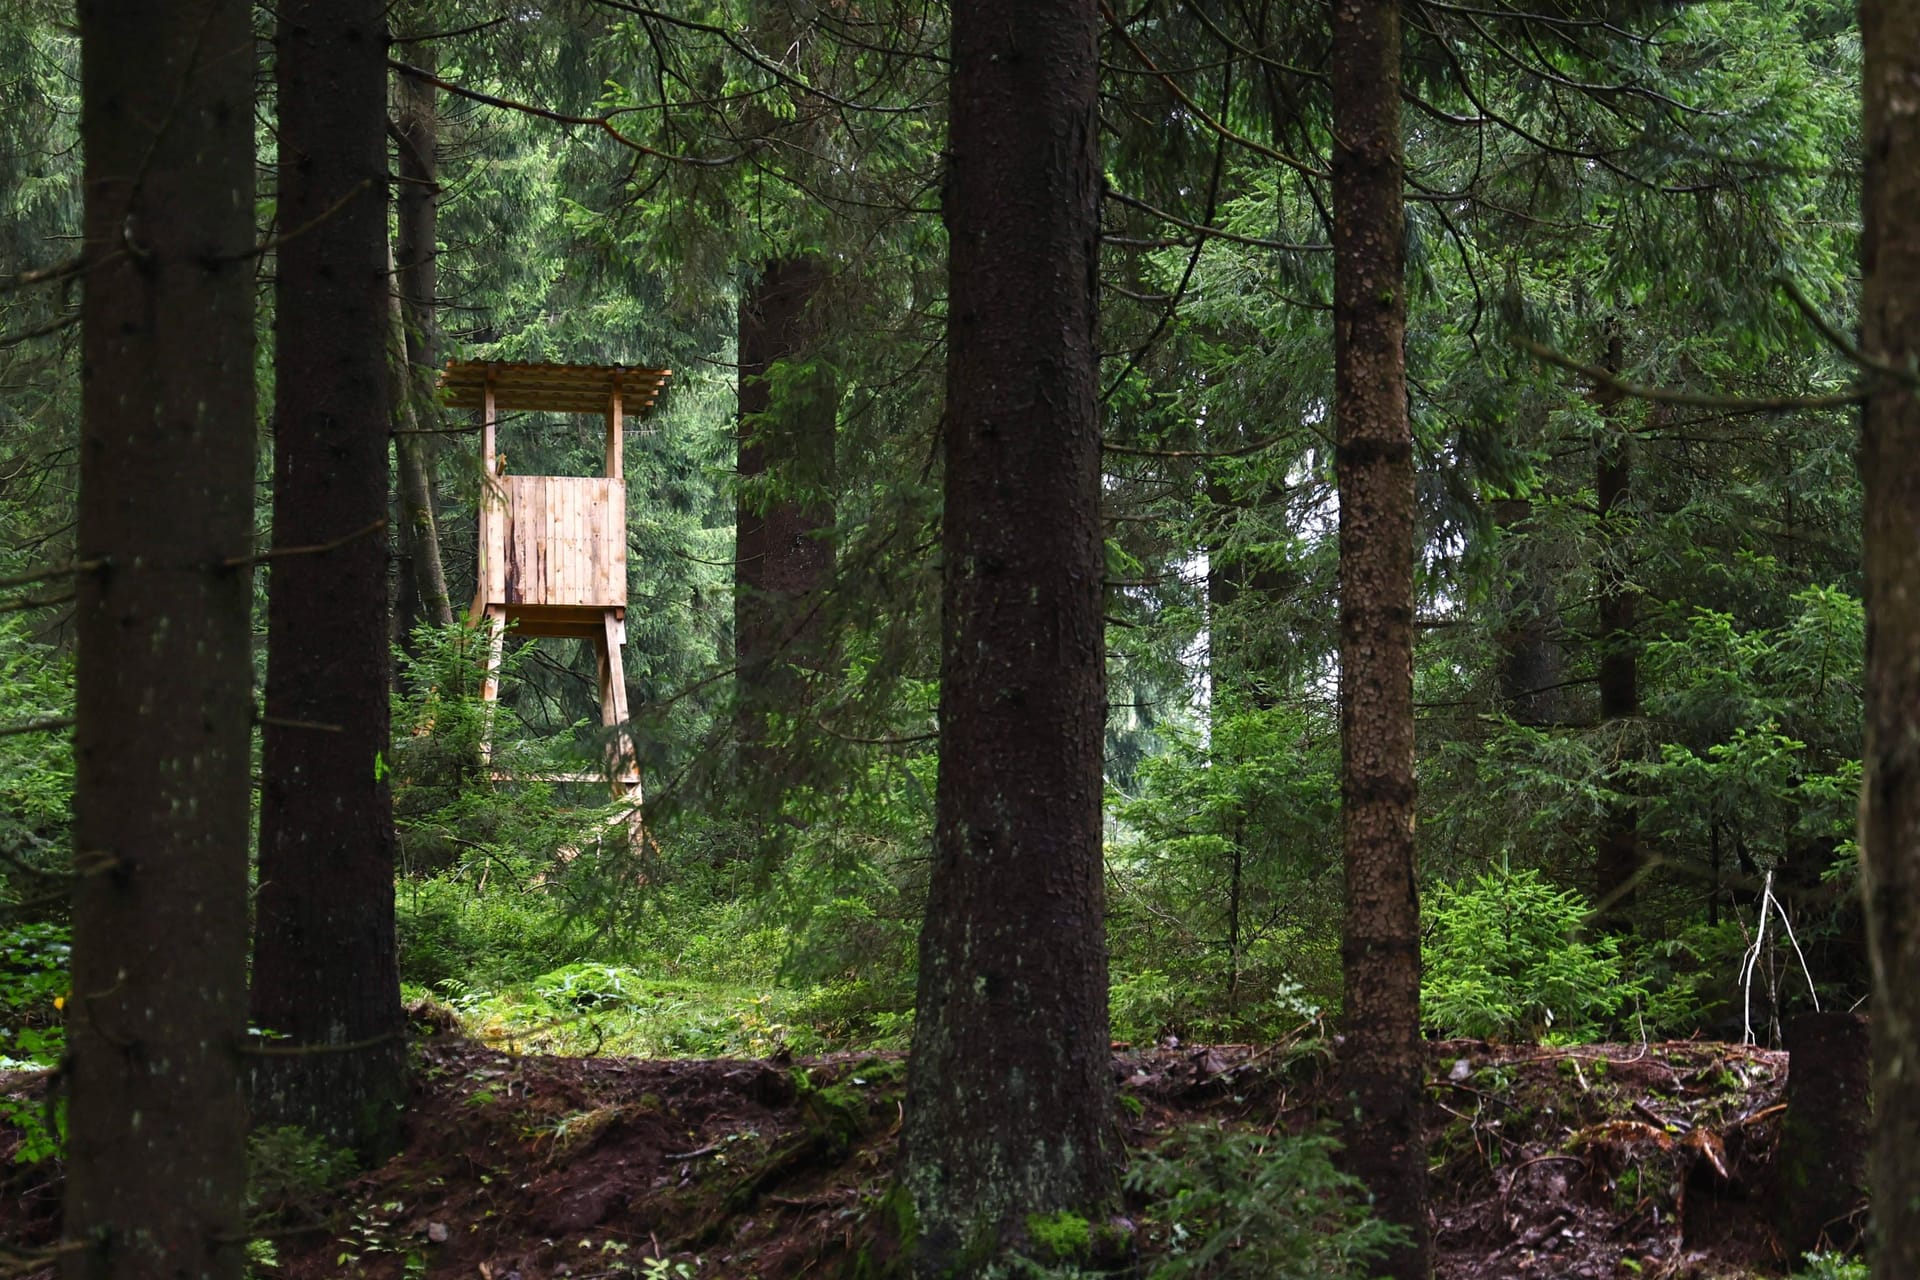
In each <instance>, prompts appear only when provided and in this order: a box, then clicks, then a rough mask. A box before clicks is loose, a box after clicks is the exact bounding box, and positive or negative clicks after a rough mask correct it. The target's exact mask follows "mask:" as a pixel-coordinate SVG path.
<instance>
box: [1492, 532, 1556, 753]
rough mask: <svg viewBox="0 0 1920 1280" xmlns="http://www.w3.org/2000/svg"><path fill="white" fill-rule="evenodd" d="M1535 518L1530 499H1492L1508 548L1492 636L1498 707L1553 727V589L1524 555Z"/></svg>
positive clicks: (1517, 718)
mask: <svg viewBox="0 0 1920 1280" xmlns="http://www.w3.org/2000/svg"><path fill="white" fill-rule="evenodd" d="M1532 520H1533V502H1532V500H1531V499H1528V498H1496V499H1495V500H1494V503H1493V523H1494V527H1495V528H1497V529H1498V530H1499V531H1500V537H1501V541H1502V542H1503V543H1506V544H1507V551H1508V554H1507V555H1506V556H1504V557H1503V560H1502V565H1503V567H1504V569H1505V574H1506V577H1505V582H1504V584H1503V587H1502V591H1503V595H1504V599H1503V600H1502V601H1501V605H1502V610H1503V613H1504V617H1503V618H1502V619H1501V623H1500V628H1499V631H1498V633H1497V634H1496V635H1495V637H1494V642H1495V644H1496V645H1497V646H1498V647H1499V652H1500V658H1499V672H1498V676H1499V685H1500V705H1501V707H1502V708H1503V709H1504V710H1505V711H1506V713H1507V714H1508V715H1510V716H1512V717H1513V718H1514V720H1515V721H1516V722H1518V723H1520V724H1525V725H1551V724H1557V723H1558V722H1559V720H1560V718H1561V717H1560V683H1561V680H1562V679H1563V678H1564V675H1563V670H1562V667H1561V662H1560V646H1559V645H1558V643H1556V642H1555V640H1554V637H1553V629H1554V628H1553V624H1554V614H1553V589H1552V587H1551V585H1549V583H1548V581H1547V580H1546V577H1545V575H1544V574H1543V573H1542V572H1541V570H1540V568H1539V566H1538V565H1537V564H1535V563H1533V562H1532V561H1531V560H1530V558H1529V557H1528V555H1527V552H1526V550H1525V544H1524V543H1518V546H1517V547H1516V545H1515V544H1516V542H1517V541H1518V540H1519V539H1522V538H1524V537H1525V536H1526V534H1527V532H1528V526H1529V525H1530V524H1531V523H1532Z"/></svg>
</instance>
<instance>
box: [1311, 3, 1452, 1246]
mask: <svg viewBox="0 0 1920 1280" xmlns="http://www.w3.org/2000/svg"><path fill="white" fill-rule="evenodd" d="M1331 68H1332V77H1333V79H1332V92H1333V132H1334V139H1335V141H1334V148H1333V252H1334V260H1333V261H1334V299H1333V301H1334V317H1333V332H1334V371H1335V388H1334V410H1333V412H1334V422H1335V431H1336V450H1335V461H1336V466H1337V468H1338V473H1339V483H1340V722H1341V754H1342V776H1341V801H1342V813H1343V826H1344V843H1345V849H1346V897H1347V905H1346V925H1345V931H1344V936H1343V941H1342V955H1343V958H1344V960H1345V968H1346V1007H1345V1016H1344V1018H1343V1022H1344V1025H1345V1031H1346V1041H1345V1044H1344V1046H1343V1047H1342V1049H1341V1051H1340V1062H1341V1078H1342V1081H1343V1084H1344V1091H1345V1093H1346V1095H1347V1097H1348V1099H1349V1102H1348V1107H1347V1109H1346V1113H1347V1115H1348V1117H1349V1118H1348V1120H1347V1123H1346V1135H1345V1137H1346V1152H1345V1159H1346V1164H1347V1167H1348V1168H1349V1169H1350V1170H1351V1171H1352V1172H1353V1173H1354V1174H1355V1175H1357V1176H1358V1177H1360V1178H1361V1179H1362V1180H1363V1181H1365V1183H1366V1184H1367V1187H1368V1188H1369V1189H1370V1190H1371V1191H1372V1193H1373V1197H1374V1203H1375V1205H1376V1207H1377V1208H1378V1210H1379V1212H1380V1214H1381V1216H1382V1217H1384V1218H1385V1219H1386V1220H1387V1221H1389V1222H1392V1223H1396V1224H1398V1225H1399V1226H1401V1227H1403V1228H1404V1229H1405V1230H1406V1231H1407V1232H1408V1235H1409V1243H1408V1244H1407V1245H1406V1246H1405V1247H1403V1248H1401V1249H1398V1250H1396V1251H1395V1252H1394V1253H1393V1254H1392V1256H1391V1257H1389V1258H1388V1259H1387V1260H1386V1262H1385V1267H1386V1271H1387V1274H1389V1275H1391V1276H1393V1277H1394V1278H1395V1280H1425V1278H1426V1276H1427V1275H1428V1273H1429V1271H1430V1269H1431V1268H1430V1264H1429V1262H1428V1245H1427V1215H1426V1175H1427V1153H1426V1141H1425V1136H1424V1134H1423V1133H1422V1130H1421V1102H1422V1092H1423V1075H1422V1072H1423V1067H1424V1062H1423V1058H1422V1053H1421V1039H1420V903H1419V896H1418V890H1417V888H1416V886H1415V881H1414V841H1413V816H1414V780H1413V554H1414V546H1413V541H1414V488H1413V438H1412V434H1411V429H1410V426H1409V423H1408V418H1407V390H1406V350H1405V344H1406V317H1407V310H1406V308H1407V295H1406V281H1405V277H1406V244H1405V229H1406V215H1405V208H1404V205H1403V203H1402V201H1403V198H1404V193H1403V190H1402V182H1403V173H1402V163H1403V162H1402V156H1401V141H1400V7H1399V4H1398V2H1397V0H1381V2H1380V3H1375V4H1368V5H1359V4H1350V3H1344V2H1343V3H1339V4H1336V5H1334V6H1333V60H1332V64H1331Z"/></svg>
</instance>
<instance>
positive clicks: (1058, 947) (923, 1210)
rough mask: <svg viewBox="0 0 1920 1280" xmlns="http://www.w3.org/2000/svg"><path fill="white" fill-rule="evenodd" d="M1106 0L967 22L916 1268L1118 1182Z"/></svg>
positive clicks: (914, 1203)
mask: <svg viewBox="0 0 1920 1280" xmlns="http://www.w3.org/2000/svg"><path fill="white" fill-rule="evenodd" d="M1095 16H1096V10H1095V8H1094V6H1093V5H1092V4H1091V3H1090V2H1089V0H973V2H972V3H964V4H957V5H955V7H954V12H953V39H952V50H953V75H952V82H951V126H950V135H949V136H950V142H949V148H950V155H949V160H948V173H947V182H946V192H945V217H946V224H947V232H948V242H949V244H950V245H951V260H950V284H949V293H948V297H949V301H948V315H949V319H948V338H947V342H948V350H947V420H946V430H945V461H946V508H945V527H944V539H943V559H944V563H945V586H944V592H943V597H942V619H943V620H942V663H941V693H940V779H939V787H938V792H937V796H936V807H937V819H936V833H935V854H934V863H933V868H932V876H931V883H930V885H929V896H928V904H927V917H926V924H925V927H924V929H923V930H922V932H921V937H920V970H919V991H918V1004H917V1016H916V1019H915V1023H914V1038H913V1054H912V1057H911V1059H910V1064H911V1065H910V1067H909V1078H908V1087H907V1118H906V1129H905V1134H904V1143H905V1152H904V1158H903V1166H902V1172H901V1177H902V1182H903V1187H904V1191H905V1193H906V1196H907V1198H908V1200H909V1202H910V1204H911V1208H912V1215H913V1219H914V1227H915V1228H916V1232H915V1235H914V1255H913V1259H912V1265H913V1268H914V1271H915V1272H916V1274H918V1275H921V1276H938V1275H947V1274H967V1275H974V1274H979V1267H980V1265H981V1263H982V1262H983V1261H984V1259H986V1258H989V1257H992V1256H994V1255H996V1254H998V1253H1000V1252H1001V1251H1002V1250H1003V1249H1004V1248H1005V1247H1006V1245H1007V1243H1008V1242H1009V1241H1010V1240H1012V1239H1014V1238H1016V1237H1018V1235H1019V1234H1020V1233H1021V1232H1022V1231H1023V1230H1024V1223H1025V1221H1026V1218H1027V1216H1028V1215H1029V1214H1046V1213H1050V1212H1054V1211H1057V1210H1064V1209H1074V1210H1077V1211H1079V1212H1082V1213H1085V1212H1089V1211H1093V1212H1097V1211H1098V1210H1099V1209H1100V1208H1101V1206H1102V1205H1103V1204H1104V1203H1105V1202H1106V1200H1107V1198H1108V1197H1109V1196H1110V1194H1111V1192H1112V1189H1113V1158H1114V1153H1113V1151H1112V1150H1111V1148H1110V1145H1109V1132H1110V1128H1111V1121H1112V1112H1111V1102H1112V1080H1111V1072H1110V1057H1111V1055H1110V1052H1109V1047H1108V1032H1107V957H1106V943H1105V936H1104V904H1103V886H1102V879H1101V847H1100V841H1101V826H1100V815H1101V809H1100V806H1101V764H1102V748H1103V743H1104V729H1105V722H1106V675H1105V653H1104V635H1103V622H1102V610H1101V606H1102V597H1103V577H1104V572H1103V570H1104V559H1103V552H1102V542H1101V524H1100V428H1099V415H1098V407H1097V386H1096V382H1095V377H1094V367H1095V366H1094V361H1095V355H1096V349H1095V345H1094V295H1095V283H1096V275H1097V266H1098V247H1097V243H1098V241H1097V237H1098V233H1099V218H1098V213H1099V199H1100V168H1099V165H1098V162H1097V151H1098V136H1097V119H1096V112H1095V105H1096V94H1097V88H1098V71H1097V58H1096V40H1095V31H1096V23H1095Z"/></svg>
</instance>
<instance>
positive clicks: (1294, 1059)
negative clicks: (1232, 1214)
mask: <svg viewBox="0 0 1920 1280" xmlns="http://www.w3.org/2000/svg"><path fill="white" fill-rule="evenodd" d="M1431 1061H1432V1087H1431V1088H1430V1090H1429V1094H1428V1096H1429V1101H1430V1104H1431V1107H1430V1113H1429V1114H1430V1119H1431V1160H1432V1166H1433V1170H1434V1179H1433V1191H1434V1195H1435V1198H1436V1204H1435V1209H1434V1215H1435V1217H1434V1229H1435V1240H1436V1246H1437V1250H1438V1254H1439V1271H1438V1274H1439V1276H1440V1277H1442V1278H1443V1280H1505V1278H1508V1277H1556V1278H1560V1277H1565V1278H1569V1280H1572V1278H1587V1277H1593V1278H1600V1277H1607V1278H1612V1277H1627V1276H1635V1277H1643V1278H1645V1277H1664V1278H1669V1280H1679V1278H1683V1277H1684V1278H1688V1280H1708V1278H1715V1280H1724V1278H1730V1277H1744V1276H1773V1275H1780V1274H1783V1273H1784V1272H1785V1271H1786V1270H1787V1269H1788V1268H1787V1267H1786V1260H1785V1259H1784V1258H1782V1257H1781V1256H1780V1250H1779V1247H1778V1245H1777V1243H1776V1241H1775V1237H1774V1232H1773V1229H1772V1227H1771V1225H1770V1221H1771V1218H1772V1216H1773V1215H1772V1213H1771V1211H1770V1208H1769V1205H1770V1196H1771V1194H1772V1192H1771V1182H1770V1171H1771V1160H1772V1156H1773V1151H1774V1146H1775V1143H1776V1140H1777V1137H1778V1134H1779V1131H1780V1114H1781V1110H1782V1104H1781V1098H1782V1089H1783V1086H1784V1082H1785V1075H1786V1055H1784V1054H1781V1053H1774V1052H1768V1051H1765V1050H1757V1049H1751V1048H1742V1047H1738V1046H1730V1045H1723V1044H1713V1043H1701V1042H1677V1043H1670V1044H1652V1045H1592V1046H1583V1047H1580V1048H1577V1049H1569V1050H1557V1049H1542V1048H1536V1047H1532V1046H1491V1045H1486V1044H1482V1043H1477V1042H1460V1041H1455V1042H1443V1043H1436V1044H1434V1045H1433V1046H1432V1060H1431ZM416 1064H417V1067H418V1070H417V1072H416V1075H415V1087H414V1096H413V1101H412V1111H411V1113H410V1124H409V1143H408V1146H407V1148H406V1150H405V1151H403V1152H402V1153H401V1154H400V1155H399V1156H397V1157H395V1158H394V1159H393V1160H392V1161H390V1162H388V1163H387V1164H386V1165H384V1166H382V1167H381V1168H379V1169H376V1170H373V1171H371V1172H369V1173H366V1174H363V1175H360V1176H358V1177H356V1178H354V1179H352V1180H351V1181H349V1182H348V1183H346V1184H345V1185H344V1186H340V1187H336V1188H333V1189H332V1190H330V1191H325V1192H316V1193H308V1194H304V1195H301V1194H295V1195H292V1196H290V1197H288V1198H286V1199H285V1200H283V1201H282V1202H281V1203H279V1204H277V1205H275V1206H271V1215H270V1218H271V1220H270V1221H269V1222H267V1223H266V1224H264V1225H263V1226H262V1228H261V1231H262V1234H263V1235H265V1236H267V1237H269V1238H271V1239H272V1240H273V1241H274V1247H275V1250H276V1252H277V1254H278V1265H277V1267H275V1268H273V1269H271V1270H262V1271H261V1272H260V1273H259V1274H261V1275H263V1276H280V1277H286V1280H318V1278H319V1277H333V1276H367V1277H377V1278H379V1280H393V1278H398V1277H412V1276H425V1277H456V1276H458V1277H480V1278H481V1280H547V1278H548V1277H563V1276H564V1277H570V1278H571V1280H593V1278H599V1277H620V1276H653V1275H665V1276H700V1277H762V1278H764V1280H792V1278H796V1277H800V1276H803V1275H805V1276H831V1275H835V1274H844V1273H846V1272H847V1271H848V1270H850V1268H849V1266H848V1264H850V1263H851V1262H852V1261H853V1260H854V1259H855V1258H857V1257H858V1256H859V1255H860V1253H861V1251H862V1250H863V1249H864V1248H865V1247H866V1245H867V1243H868V1241H869V1240H870V1238H871V1231H870V1226H869V1223H870V1218H871V1214H872V1210H873V1209H874V1207H875V1206H876V1204H877V1203H878V1201H879V1199H880V1197H881V1195H882V1194H883V1193H884V1191H885V1189H886V1186H887V1180H888V1175H889V1172H890V1169H891V1165H892V1161H893V1155H894V1143H895V1140H896V1138H897V1135H898V1133H899V1128H900V1118H901V1110H900V1106H901V1103H900V1099H901V1093H902V1087H903V1082H904V1073H905V1063H904V1060H903V1059H902V1058H901V1057H900V1056H898V1055H886V1054H877V1055H876V1054H862V1055H855V1054H842V1055H834V1056H829V1057H824V1058H813V1059H805V1060H800V1061H788V1060H783V1059H773V1060H768V1061H739V1060H694V1061H643V1060H632V1059H621V1058H546V1057H513V1056H509V1055H507V1054H504V1053H501V1052H498V1051H495V1050H492V1049H489V1048H486V1047H484V1046H482V1045H479V1044H476V1043H474V1042H473V1041H471V1040H468V1039H466V1038H464V1037H462V1036H461V1035H459V1034H457V1033H453V1032H450V1031H447V1030H444V1029H441V1030H437V1031H433V1032H432V1033H431V1034H425V1035H424V1038H423V1039H421V1040H420V1042H419V1047H418V1051H417V1057H416ZM1325 1065H1326V1062H1325V1056H1324V1050H1323V1049H1322V1050H1317V1051H1316V1050H1315V1049H1314V1048H1312V1047H1311V1046H1283V1047H1278V1048H1274V1047H1268V1048H1255V1047H1251V1046H1246V1045H1207V1046H1198V1047H1190V1046H1179V1045H1175V1044H1167V1045H1159V1046H1154V1047H1151V1048H1144V1049H1143V1048H1131V1047H1129V1048H1122V1049H1119V1050H1117V1051H1116V1053H1115V1057H1114V1072H1115V1078H1116V1080H1117V1082H1118V1084H1119V1088H1120V1093H1121V1095H1122V1098H1123V1100H1124V1099H1132V1100H1133V1101H1129V1102H1126V1103H1125V1105H1124V1106H1123V1107H1122V1108H1121V1110H1120V1114H1119V1116H1118V1118H1117V1120H1116V1123H1117V1124H1118V1125H1119V1126H1120V1129H1121V1131H1122V1133H1123V1136H1124V1138H1125V1140H1126V1141H1127V1143H1129V1144H1130V1145H1132V1146H1135V1147H1138V1146H1143V1145H1150V1144H1152V1143H1153V1142H1155V1141H1156V1140H1157V1137H1158V1136H1159V1135H1160V1134H1163V1133H1165V1132H1166V1131H1167V1130H1168V1129H1169V1128H1170V1127H1173V1126H1176V1125H1179V1124H1183V1123H1189V1122H1193V1121H1197V1120H1215V1121H1222V1122H1231V1123H1236V1124H1242V1125H1247V1126H1252V1127H1257V1128H1260V1129H1263V1130H1266V1131H1276V1130H1280V1129H1287V1128H1297V1127H1300V1126H1303V1125H1305V1124H1308V1123H1311V1122H1312V1120H1313V1118H1314V1117H1315V1116H1316V1115H1318V1114H1320V1113H1321V1112H1322V1110H1323V1108H1324V1106H1325V1104H1326V1102H1327V1101H1328V1099H1327V1088H1328V1081H1327V1073H1326V1071H1325V1070H1324V1067H1325ZM17 1141H18V1139H17V1136H15V1135H12V1134H6V1133H0V1156H4V1155H5V1154H7V1153H8V1152H9V1150H10V1149H11V1147H12V1146H14V1145H17ZM59 1181H60V1174H59V1170H58V1167H57V1166H55V1165H51V1164H49V1165H43V1166H39V1167H37V1168H32V1169H25V1168H19V1167H15V1168H14V1169H13V1171H12V1172H11V1173H9V1174H7V1175H6V1176H5V1178H4V1181H3V1182H0V1192H3V1193H4V1197H3V1198H0V1239H4V1240H6V1241H8V1242H10V1243H11V1244H13V1245H15V1246H19V1247H27V1248H31V1247H33V1246H36V1245H45V1244H48V1243H51V1241H52V1240H53V1238H54V1235H55V1233H56V1231H57V1214H58V1206H57V1201H58V1195H59ZM1128 1212H1129V1213H1130V1214H1131V1215H1133V1218H1132V1220H1133V1221H1134V1222H1136V1223H1138V1224H1139V1225H1140V1226H1141V1227H1142V1230H1141V1233H1140V1236H1141V1240H1142V1243H1143V1246H1144V1248H1145V1249H1146V1251H1147V1252H1148V1253H1149V1254H1150V1253H1151V1250H1152V1248H1153V1247H1154V1242H1155V1240H1156V1239H1157V1238H1159V1237H1158V1235H1157V1233H1155V1232H1154V1231H1152V1230H1151V1229H1150V1228H1151V1226H1152V1224H1151V1223H1150V1222H1149V1221H1148V1220H1147V1219H1148V1217H1149V1216H1150V1215H1149V1214H1148V1207H1147V1206H1145V1205H1132V1206H1129V1208H1128ZM3 1257H4V1255H0V1258H3ZM649 1259H661V1260H665V1262H666V1263H667V1267H666V1269H660V1263H657V1262H656V1263H655V1264H654V1268H649V1267H648V1266H647V1265H646V1263H647V1260H649ZM681 1263H684V1264H687V1265H686V1268H685V1269H684V1270H682V1269H679V1268H678V1265H677V1264H681Z"/></svg>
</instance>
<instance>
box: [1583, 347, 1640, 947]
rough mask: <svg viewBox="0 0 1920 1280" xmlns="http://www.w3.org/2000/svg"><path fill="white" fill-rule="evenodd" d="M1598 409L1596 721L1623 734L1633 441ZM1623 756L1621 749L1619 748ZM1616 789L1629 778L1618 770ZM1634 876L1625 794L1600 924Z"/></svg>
mask: <svg viewBox="0 0 1920 1280" xmlns="http://www.w3.org/2000/svg"><path fill="white" fill-rule="evenodd" d="M1622 366H1623V351H1622V344H1621V341H1620V338H1619V337H1618V336H1617V335H1616V336H1615V337H1614V338H1612V339H1611V340H1610V341H1609V342H1608V344H1607V368H1608V369H1610V370H1613V371H1614V372H1616V373H1617V372H1618V371H1619V370H1620V369H1621V368H1622ZM1601 413H1602V414H1603V415H1604V416H1605V417H1606V419H1607V427H1608V433H1609V434H1608V435H1607V437H1606V439H1604V440H1602V441H1601V443H1600V449H1599V454H1598V458H1597V461H1596V465H1595V472H1594V496H1595V499H1596V506H1597V508H1598V510H1599V516H1600V540H1601V546H1600V556H1601V561H1602V563H1601V569H1600V594H1599V602H1598V613H1599V624H1600V627H1599V630H1600V663H1599V667H1600V671H1599V676H1600V723H1601V724H1602V725H1603V726H1606V725H1612V726H1614V732H1616V733H1625V732H1627V730H1626V729H1625V728H1624V726H1623V724H1622V722H1624V721H1628V720H1633V719H1636V718H1638V716H1639V715H1640V649H1639V640H1638V638H1637V637H1636V635H1635V633H1634V601H1633V588H1632V574H1631V573H1630V571H1629V566H1630V562H1631V559H1632V547H1631V539H1630V538H1629V536H1628V532H1627V522H1628V519H1629V515H1628V510H1627V504H1628V503H1629V502H1630V501H1631V499H1632V496H1633V452H1632V450H1633V442H1632V438H1631V437H1630V436H1629V435H1628V434H1627V432H1626V430H1625V427H1624V424H1622V423H1621V422H1620V414H1621V399H1620V397H1619V396H1618V395H1617V394H1614V393H1606V394H1604V395H1603V396H1602V398H1601ZM1623 755H1624V753H1623ZM1610 781H1611V785H1612V786H1613V787H1614V788H1615V789H1617V790H1626V789H1627V788H1628V787H1629V786H1630V784H1629V783H1628V782H1627V781H1626V780H1625V779H1624V778H1623V777H1622V776H1620V775H1619V774H1617V773H1616V775H1615V777H1614V778H1613V779H1611V780H1610ZM1639 876H1640V809H1639V806H1638V805H1637V804H1635V803H1634V802H1633V801H1632V800H1630V799H1628V800H1621V801H1618V802H1616V803H1614V804H1613V805H1611V806H1609V808H1608V809H1607V811H1606V813H1605V814H1603V815H1602V816H1601V819H1600V837H1599V840H1598V842H1597V847H1596V849H1595V853H1594V905H1595V910H1596V914H1597V915H1598V916H1599V919H1600V922H1601V925H1602V927H1604V928H1607V929H1612V930H1616V931H1618V930H1624V929H1627V928H1629V927H1630V925H1631V913H1632V909H1633V899H1634V888H1635V885H1636V883H1637V881H1638V880H1639Z"/></svg>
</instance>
